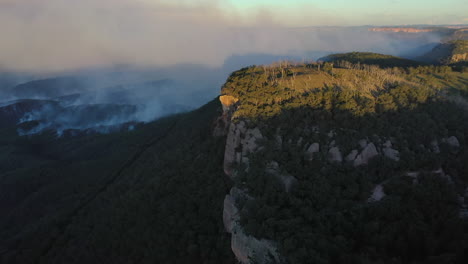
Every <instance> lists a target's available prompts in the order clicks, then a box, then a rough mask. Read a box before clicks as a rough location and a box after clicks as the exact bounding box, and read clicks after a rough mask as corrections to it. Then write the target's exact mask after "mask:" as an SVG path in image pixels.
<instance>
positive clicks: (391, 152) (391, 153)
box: [383, 147, 400, 161]
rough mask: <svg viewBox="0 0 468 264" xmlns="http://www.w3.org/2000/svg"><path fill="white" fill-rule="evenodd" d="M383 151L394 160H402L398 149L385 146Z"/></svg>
mask: <svg viewBox="0 0 468 264" xmlns="http://www.w3.org/2000/svg"><path fill="white" fill-rule="evenodd" d="M383 153H384V155H385V157H387V158H389V159H391V160H394V161H399V160H400V152H399V151H398V150H396V149H392V148H390V147H387V148H384V149H383Z"/></svg>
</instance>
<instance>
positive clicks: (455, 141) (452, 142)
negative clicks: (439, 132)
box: [442, 136, 460, 148]
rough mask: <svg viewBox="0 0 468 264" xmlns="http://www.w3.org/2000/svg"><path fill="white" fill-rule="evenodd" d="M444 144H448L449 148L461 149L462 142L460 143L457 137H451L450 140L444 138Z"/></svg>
mask: <svg viewBox="0 0 468 264" xmlns="http://www.w3.org/2000/svg"><path fill="white" fill-rule="evenodd" d="M442 142H444V143H447V144H448V145H449V146H451V147H453V148H459V147H460V142H459V141H458V138H457V137H455V136H451V137H449V138H444V139H442Z"/></svg>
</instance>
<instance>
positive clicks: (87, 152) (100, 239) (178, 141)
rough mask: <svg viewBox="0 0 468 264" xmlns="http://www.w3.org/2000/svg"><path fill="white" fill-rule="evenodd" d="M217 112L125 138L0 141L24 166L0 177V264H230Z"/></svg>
mask: <svg viewBox="0 0 468 264" xmlns="http://www.w3.org/2000/svg"><path fill="white" fill-rule="evenodd" d="M218 109H220V105H219V103H218V102H216V101H214V102H211V103H209V104H207V105H206V106H204V107H203V108H201V109H199V110H197V111H194V112H192V113H189V114H182V115H178V116H173V117H170V118H165V119H162V120H160V121H157V122H154V123H151V124H148V125H144V126H140V127H137V128H136V129H135V131H133V132H125V133H114V134H108V135H84V136H81V137H62V138H55V137H54V136H53V135H47V134H41V135H36V136H32V137H28V138H21V139H18V140H10V141H9V142H8V143H6V142H4V143H3V144H2V148H0V150H1V151H12V150H11V149H12V148H13V149H15V151H21V152H20V153H19V154H21V153H23V154H22V155H23V157H25V156H26V155H29V156H30V157H29V158H28V160H30V162H28V165H29V166H30V168H26V169H23V168H21V167H22V166H21V164H18V165H17V167H16V169H15V168H14V167H13V168H10V169H9V171H6V172H2V173H1V174H0V207H1V208H2V212H6V213H4V214H2V218H1V219H0V262H1V263H21V264H23V263H232V262H233V260H234V258H233V257H232V256H231V254H232V253H231V252H230V250H229V246H228V240H227V239H226V238H227V237H226V235H224V233H223V226H222V219H221V215H222V200H223V197H224V195H225V193H226V188H227V187H226V186H225V183H224V179H223V177H222V176H221V175H222V158H223V150H224V143H225V140H224V139H223V138H222V137H219V138H213V136H212V134H211V127H212V122H213V120H214V119H215V117H216V116H217V115H219V113H220V110H218ZM3 132H4V133H7V132H6V131H3ZM17 155H18V154H17ZM34 164H37V165H34Z"/></svg>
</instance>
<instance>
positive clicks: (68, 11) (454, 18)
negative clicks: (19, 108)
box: [0, 0, 468, 71]
mask: <svg viewBox="0 0 468 264" xmlns="http://www.w3.org/2000/svg"><path fill="white" fill-rule="evenodd" d="M431 23H435V24H459V23H468V1H467V0H445V1H432V0H406V1H403V0H380V1H379V0H361V1H356V0H352V1H351V0H327V1H314V0H309V1H306V0H281V1H280V0H79V1H78V0H0V32H1V34H2V36H0V37H1V39H2V40H1V42H0V69H1V68H7V69H13V70H24V71H61V70H72V69H76V68H85V67H89V66H99V65H115V64H131V65H142V66H145V65H173V64H181V63H200V64H206V65H214V66H219V65H222V63H223V62H224V60H225V59H226V58H227V57H229V56H231V55H233V54H249V53H268V54H289V53H290V52H291V51H293V52H295V53H298V52H301V51H307V50H356V49H358V48H361V49H362V48H365V47H366V44H369V43H370V44H372V46H382V47H383V46H386V45H389V42H390V41H391V39H384V38H382V39H378V38H376V37H374V36H368V35H366V34H364V35H355V34H351V35H345V34H340V35H336V36H327V37H328V38H327V37H324V36H323V34H321V33H320V34H319V33H310V34H309V33H307V34H305V33H304V34H302V35H300V34H299V35H300V36H299V35H298V34H297V32H293V31H291V30H289V29H288V30H289V31H288V30H287V29H285V28H289V27H305V26H325V25H328V26H353V25H369V24H373V25H401V24H431ZM380 43H381V44H380ZM391 48H393V49H395V50H398V49H399V47H394V46H392V47H391Z"/></svg>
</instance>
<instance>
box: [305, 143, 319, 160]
mask: <svg viewBox="0 0 468 264" xmlns="http://www.w3.org/2000/svg"><path fill="white" fill-rule="evenodd" d="M319 151H320V144H319V143H313V144H312V145H310V146H309V148H308V149H307V150H306V159H307V160H313V159H314V153H318V152H319Z"/></svg>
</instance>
